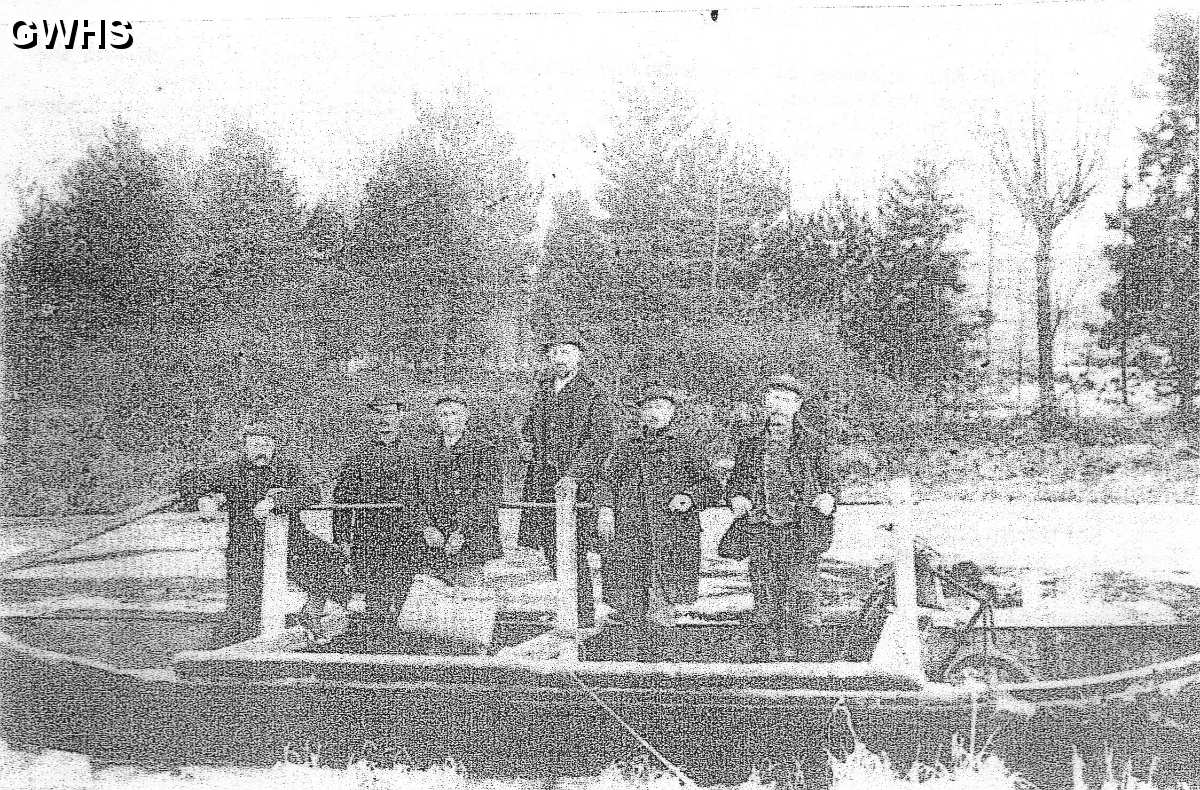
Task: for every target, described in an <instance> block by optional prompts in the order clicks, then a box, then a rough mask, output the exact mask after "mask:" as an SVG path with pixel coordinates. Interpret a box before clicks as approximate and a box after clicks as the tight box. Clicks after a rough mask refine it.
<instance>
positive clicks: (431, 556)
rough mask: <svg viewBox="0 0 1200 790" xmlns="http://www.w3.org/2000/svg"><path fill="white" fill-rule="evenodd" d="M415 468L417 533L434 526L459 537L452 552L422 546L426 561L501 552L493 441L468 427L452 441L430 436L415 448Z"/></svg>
mask: <svg viewBox="0 0 1200 790" xmlns="http://www.w3.org/2000/svg"><path fill="white" fill-rule="evenodd" d="M415 473H416V474H415V482H416V492H417V500H416V502H417V510H416V527H417V533H416V534H417V535H422V534H423V532H424V530H425V528H426V527H434V528H436V529H438V530H440V531H441V532H442V534H443V535H445V536H448V535H450V533H452V532H461V533H462V535H463V541H464V542H463V548H462V550H461V552H460V553H458V554H457V555H454V556H453V557H447V556H446V553H445V551H444V550H443V549H440V548H438V549H429V548H426V549H425V550H424V551H425V559H424V563H423V564H424V565H425V566H426V567H430V568H432V569H435V570H437V569H444V568H451V567H454V566H456V565H480V564H483V563H485V562H488V561H489V560H494V559H498V558H499V557H501V556H503V554H504V552H503V550H502V548H501V545H500V520H499V516H498V515H497V507H498V506H499V504H500V501H501V498H502V494H503V480H502V476H501V475H502V472H501V464H500V451H499V449H498V448H497V447H496V444H495V443H494V442H493V441H491V440H490V439H487V438H485V437H483V436H481V435H479V434H478V433H476V432H474V431H472V430H471V429H470V428H469V427H468V429H467V431H466V432H464V433H463V435H462V438H460V439H459V440H458V442H457V443H455V444H454V445H453V446H452V447H446V446H445V443H444V442H443V441H442V437H441V436H440V435H439V436H435V437H433V439H432V440H429V441H426V442H425V443H423V444H422V445H421V446H420V447H419V448H418V451H417V454H416V458H415ZM422 545H424V543H422Z"/></svg>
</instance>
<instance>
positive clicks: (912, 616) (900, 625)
mask: <svg viewBox="0 0 1200 790" xmlns="http://www.w3.org/2000/svg"><path fill="white" fill-rule="evenodd" d="M866 504H871V505H884V504H886V505H890V506H891V508H892V509H893V513H892V519H891V524H890V527H889V532H890V536H891V537H890V541H891V544H892V555H893V561H894V568H895V571H894V573H895V581H894V584H895V588H894V596H895V597H894V605H895V609H894V611H893V612H892V614H891V615H890V616H889V618H888V620H887V622H886V624H885V627H884V632H883V633H882V634H881V636H880V640H879V643H878V644H877V645H876V647H875V650H874V653H873V654H872V661H878V662H881V663H884V664H887V665H890V666H896V667H905V668H910V669H914V670H915V671H918V672H919V670H920V666H921V643H920V632H919V630H918V613H919V608H918V605H917V582H916V570H915V562H916V551H915V545H914V541H915V536H914V533H913V508H914V505H915V500H914V497H913V489H912V482H911V480H910V479H909V478H907V477H903V478H898V479H896V480H894V481H892V483H891V485H890V486H889V496H888V498H887V499H886V500H873V501H859V502H843V503H842V505H843V506H846V505H850V506H853V505H866ZM403 507H406V505H405V504H404V503H399V502H387V503H330V504H322V505H316V506H313V507H311V508H308V509H309V510H318V511H333V512H338V511H350V512H351V514H352V516H351V517H352V519H353V518H356V517H357V514H358V513H360V512H366V511H372V510H398V509H401V508H403ZM498 507H499V508H500V509H504V510H533V509H550V508H553V509H554V519H555V548H556V568H555V579H556V581H557V582H558V585H557V586H558V590H557V602H556V607H555V620H554V622H555V629H554V630H555V631H556V632H557V633H558V634H559V636H560V637H561V638H563V639H564V641H565V642H566V645H565V651H566V653H567V654H573V655H574V657H576V658H578V651H579V641H580V623H579V613H578V608H577V601H578V593H577V587H578V585H579V577H578V564H577V559H576V555H577V552H578V546H579V543H578V541H579V535H578V530H579V526H578V513H579V511H581V510H587V509H590V508H591V507H593V505H591V504H590V503H587V502H579V501H578V499H577V497H576V494H575V492H574V491H570V490H562V491H560V490H556V492H555V501H554V502H522V501H512V502H501V503H499V505H498ZM287 531H288V519H287V517H286V516H272V517H270V518H268V520H267V538H266V540H265V546H264V557H263V599H262V601H263V603H262V630H263V633H264V634H267V633H274V632H277V631H279V630H281V629H283V627H284V622H285V616H286V613H287V595H286V592H287Z"/></svg>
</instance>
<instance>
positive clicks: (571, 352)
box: [517, 330, 613, 627]
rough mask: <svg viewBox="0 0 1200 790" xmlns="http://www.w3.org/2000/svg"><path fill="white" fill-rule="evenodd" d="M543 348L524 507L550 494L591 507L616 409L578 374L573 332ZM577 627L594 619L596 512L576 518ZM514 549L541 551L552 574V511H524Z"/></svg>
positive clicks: (579, 349)
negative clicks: (591, 557)
mask: <svg viewBox="0 0 1200 790" xmlns="http://www.w3.org/2000/svg"><path fill="white" fill-rule="evenodd" d="M542 350H543V352H544V353H545V355H546V361H547V362H548V363H549V365H548V367H547V369H546V370H545V371H544V372H542V373H541V374H539V376H538V377H537V378H536V380H535V381H534V386H533V393H532V395H531V397H530V405H529V413H528V416H527V417H526V418H525V423H524V426H523V427H522V434H523V437H524V440H525V450H526V457H527V459H528V462H529V463H528V466H527V468H526V473H525V495H524V498H525V500H526V501H534V502H553V501H554V499H555V492H556V491H559V492H563V493H568V492H574V493H575V495H576V496H577V498H578V500H579V501H580V502H590V501H591V499H592V496H593V494H594V492H595V488H596V481H597V479H598V477H599V475H600V469H601V467H602V465H603V464H604V461H605V459H606V458H607V457H608V454H609V451H610V449H611V446H612V431H613V409H612V406H611V404H610V401H609V397H608V394H607V393H605V392H604V390H603V389H601V388H600V387H599V386H598V385H597V384H596V383H595V382H594V381H593V380H592V379H591V378H589V377H588V376H587V374H586V373H585V372H584V371H583V370H582V369H581V364H582V361H583V351H584V343H583V340H582V338H581V337H580V335H579V333H578V332H576V331H574V330H565V331H560V332H557V333H555V334H552V335H550V336H549V337H547V339H546V341H545V342H544V343H543V344H542ZM578 523H579V551H578V556H577V557H576V567H577V569H578V574H579V575H578V578H579V597H578V607H579V622H580V625H581V626H582V627H587V626H590V625H591V624H592V623H593V622H594V618H595V600H594V598H593V592H592V581H591V579H592V573H591V568H590V567H589V566H588V562H587V551H588V549H589V548H590V545H589V544H590V543H591V542H592V541H593V539H594V534H595V529H596V526H595V525H596V514H595V511H594V510H584V511H581V512H580V514H579V519H578ZM517 540H518V543H519V544H520V545H522V546H527V547H529V548H534V549H542V550H543V551H544V552H545V555H546V561H547V562H548V563H549V564H550V572H551V573H552V574H553V573H556V571H557V564H556V563H557V557H556V546H557V544H556V539H555V520H554V512H553V511H552V510H526V511H523V512H522V513H521V526H520V531H519V534H518V538H517Z"/></svg>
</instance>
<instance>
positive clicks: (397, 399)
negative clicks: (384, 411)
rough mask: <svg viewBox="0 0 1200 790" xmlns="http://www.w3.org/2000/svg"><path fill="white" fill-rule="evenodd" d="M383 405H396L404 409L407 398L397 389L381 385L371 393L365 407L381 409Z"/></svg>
mask: <svg viewBox="0 0 1200 790" xmlns="http://www.w3.org/2000/svg"><path fill="white" fill-rule="evenodd" d="M385 406H398V407H400V408H401V409H404V408H407V407H408V400H407V399H406V398H405V397H404V395H403V393H401V392H400V390H398V389H395V388H389V387H381V388H379V389H377V390H375V391H374V394H373V395H371V398H370V400H368V401H367V408H369V409H381V408H383V407H385Z"/></svg>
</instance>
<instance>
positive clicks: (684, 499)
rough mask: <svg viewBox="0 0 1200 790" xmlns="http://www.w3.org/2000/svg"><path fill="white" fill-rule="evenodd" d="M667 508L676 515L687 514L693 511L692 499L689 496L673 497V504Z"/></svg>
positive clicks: (677, 495) (678, 495) (679, 495)
mask: <svg viewBox="0 0 1200 790" xmlns="http://www.w3.org/2000/svg"><path fill="white" fill-rule="evenodd" d="M667 507H669V508H671V510H673V511H675V512H676V513H686V512H688V511H689V510H691V509H692V498H691V497H690V496H688V495H687V494H676V495H675V496H673V497H671V504H669V505H667Z"/></svg>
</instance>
